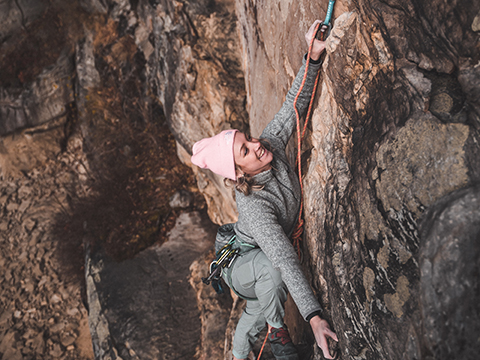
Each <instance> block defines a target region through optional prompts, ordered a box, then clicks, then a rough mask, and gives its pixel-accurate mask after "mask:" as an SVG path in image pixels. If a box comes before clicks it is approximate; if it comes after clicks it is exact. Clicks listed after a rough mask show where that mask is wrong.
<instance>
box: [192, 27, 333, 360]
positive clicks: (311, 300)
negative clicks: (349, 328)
mask: <svg viewBox="0 0 480 360" xmlns="http://www.w3.org/2000/svg"><path fill="white" fill-rule="evenodd" d="M319 22H320V21H318V20H317V21H315V22H314V23H313V25H312V26H311V27H310V29H309V31H308V32H307V34H306V35H305V39H306V40H307V44H310V41H311V40H312V37H314V36H315V34H314V33H315V29H316V26H317V24H318V23H319ZM324 50H325V42H323V41H319V40H317V39H314V40H313V45H312V48H311V51H310V64H309V67H308V73H307V76H306V80H305V83H304V86H303V89H302V91H301V93H300V94H299V96H298V100H297V109H298V111H299V112H300V113H302V112H305V110H306V108H307V106H308V103H309V100H310V96H311V94H312V91H313V87H314V83H315V78H316V75H317V72H318V70H319V68H320V66H321V58H320V56H321V54H322V53H323V51H324ZM305 62H306V56H305V58H304V65H303V66H302V67H301V68H300V70H299V72H298V75H297V76H296V78H295V80H294V82H293V84H292V87H291V89H290V90H289V92H288V94H287V96H286V100H285V102H284V103H283V105H282V108H281V109H280V111H279V112H278V113H277V114H276V115H275V117H274V118H273V120H272V121H271V122H270V123H269V124H268V125H267V127H266V128H265V130H264V131H263V132H262V134H261V136H260V139H254V138H251V137H250V136H249V135H246V134H243V133H241V132H239V131H237V130H225V131H222V132H221V133H220V134H218V135H216V136H213V137H211V138H206V139H203V140H201V141H199V142H197V143H195V144H194V146H193V149H192V150H193V151H192V152H193V156H192V163H193V164H195V165H197V166H199V167H201V168H207V169H210V170H211V171H213V172H214V173H216V174H218V175H221V176H224V177H225V178H226V179H228V180H227V181H229V182H231V183H233V184H234V186H235V195H236V203H237V210H238V214H239V216H238V221H237V223H235V224H234V225H233V226H232V230H233V231H234V233H235V235H236V237H235V243H234V245H233V246H234V247H235V248H238V249H239V253H238V254H237V255H238V256H236V259H235V260H234V262H233V263H232V264H231V266H229V267H228V268H225V269H224V271H223V273H222V276H223V278H224V279H225V281H226V283H227V284H228V285H229V286H230V287H231V288H232V290H233V291H234V292H235V293H237V294H238V295H239V296H240V297H242V298H244V299H247V305H246V308H245V310H244V312H243V314H242V316H241V318H240V320H239V322H238V325H237V327H236V331H235V336H234V340H233V356H234V359H237V360H239V359H245V358H246V357H247V356H248V353H249V352H250V350H251V349H252V347H253V344H254V343H255V341H256V339H257V337H258V334H259V333H260V331H261V330H262V329H263V328H264V327H265V323H267V324H268V329H269V333H268V338H269V340H270V343H271V349H272V353H273V354H274V355H275V358H276V359H282V360H296V359H298V355H297V352H296V349H295V347H294V346H293V344H292V342H291V339H290V336H289V333H288V330H287V329H286V327H285V325H284V322H283V317H284V312H285V309H284V303H285V301H286V299H287V291H288V292H290V294H291V296H292V298H293V300H294V301H295V304H296V305H297V307H298V309H299V311H300V313H301V315H302V316H303V318H304V319H305V320H306V321H308V322H309V323H310V326H311V327H312V330H313V333H314V335H315V339H316V342H317V344H318V346H319V347H320V348H321V349H322V351H323V355H324V356H325V358H327V359H332V357H331V355H330V353H329V349H328V343H327V336H328V337H330V338H332V339H334V340H335V341H338V339H337V336H336V334H335V333H334V332H332V331H331V330H330V328H329V325H328V322H327V321H326V320H324V319H322V318H321V313H322V308H321V307H320V304H319V303H318V300H317V298H316V297H315V295H314V294H313V291H312V289H311V288H310V286H309V284H308V282H307V280H306V278H305V276H304V274H303V272H302V270H301V267H300V263H299V261H298V257H297V254H296V252H295V250H294V248H293V246H292V244H291V242H290V240H289V236H290V235H291V234H292V232H293V230H294V227H295V224H296V222H297V218H298V214H299V211H300V202H301V190H300V183H299V179H298V177H297V176H296V174H295V171H294V170H293V169H292V167H291V166H290V165H289V163H288V161H287V156H286V154H285V147H286V145H287V142H288V140H289V138H290V136H291V135H292V133H293V130H294V127H295V119H296V115H295V110H294V98H295V97H296V95H297V93H298V91H299V89H300V86H301V83H302V79H303V76H304V72H305Z"/></svg>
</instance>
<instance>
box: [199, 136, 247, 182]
mask: <svg viewBox="0 0 480 360" xmlns="http://www.w3.org/2000/svg"><path fill="white" fill-rule="evenodd" d="M237 131H238V130H224V131H222V132H221V133H220V134H218V135H215V136H212V137H209V138H205V139H203V140H200V141H198V142H196V143H195V144H193V148H192V153H193V155H192V163H194V164H195V165H197V166H199V167H201V168H202V169H210V170H211V171H213V172H214V173H215V174H218V175H221V176H223V177H226V178H229V179H232V180H237V175H236V171H235V161H234V157H233V140H234V139H235V133H236V132H237Z"/></svg>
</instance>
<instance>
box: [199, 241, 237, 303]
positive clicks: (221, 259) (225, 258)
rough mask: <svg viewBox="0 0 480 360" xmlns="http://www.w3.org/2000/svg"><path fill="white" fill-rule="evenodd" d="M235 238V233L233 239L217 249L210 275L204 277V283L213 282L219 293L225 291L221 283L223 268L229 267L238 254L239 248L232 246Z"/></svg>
mask: <svg viewBox="0 0 480 360" xmlns="http://www.w3.org/2000/svg"><path fill="white" fill-rule="evenodd" d="M235 239H236V235H233V236H232V237H231V239H230V240H229V241H228V242H227V243H226V244H225V245H224V246H223V247H222V248H221V249H220V250H219V251H217V253H216V258H215V260H213V261H212V262H211V263H210V275H209V276H208V277H207V278H202V281H203V283H204V284H207V285H210V282H211V283H212V286H213V288H214V289H215V291H216V292H217V294H223V292H224V291H223V288H222V285H221V284H220V278H221V276H222V270H223V269H224V268H229V267H230V266H231V265H232V264H233V262H234V261H235V259H236V258H237V256H238V252H239V249H238V248H236V249H233V248H232V246H233V244H234V243H235Z"/></svg>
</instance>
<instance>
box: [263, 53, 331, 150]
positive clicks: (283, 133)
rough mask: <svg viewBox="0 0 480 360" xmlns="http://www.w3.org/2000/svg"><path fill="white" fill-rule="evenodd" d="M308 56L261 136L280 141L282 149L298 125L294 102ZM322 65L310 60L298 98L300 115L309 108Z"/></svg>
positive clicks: (319, 62)
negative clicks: (278, 109)
mask: <svg viewBox="0 0 480 360" xmlns="http://www.w3.org/2000/svg"><path fill="white" fill-rule="evenodd" d="M306 56H307V55H305V56H304V58H303V65H302V67H301V68H300V70H299V71H298V73H297V76H296V77H295V80H294V81H293V84H292V86H291V87H290V90H289V91H288V93H287V96H286V97H285V101H284V102H283V105H282V107H281V108H280V111H279V112H278V113H277V114H276V115H275V117H274V118H273V120H272V121H270V123H269V124H268V125H267V126H266V127H265V129H264V130H263V132H262V135H261V136H260V137H261V138H266V139H269V140H273V141H275V142H276V141H280V142H281V146H282V149H284V148H285V147H286V146H287V143H288V140H289V139H290V136H291V135H292V133H293V130H294V129H295V126H296V116H295V109H294V107H293V102H294V100H295V97H296V96H297V93H298V90H299V89H300V86H301V85H302V81H303V77H304V74H305V65H306ZM321 65H322V61H313V60H311V61H310V64H309V67H308V74H307V78H306V80H305V84H304V86H303V89H302V92H301V94H300V96H299V97H298V100H297V109H298V112H299V114H300V116H302V115H303V114H304V113H305V111H306V110H307V109H308V104H309V102H310V97H311V95H312V91H313V88H314V85H315V78H316V76H317V73H318V70H319V69H320V67H321Z"/></svg>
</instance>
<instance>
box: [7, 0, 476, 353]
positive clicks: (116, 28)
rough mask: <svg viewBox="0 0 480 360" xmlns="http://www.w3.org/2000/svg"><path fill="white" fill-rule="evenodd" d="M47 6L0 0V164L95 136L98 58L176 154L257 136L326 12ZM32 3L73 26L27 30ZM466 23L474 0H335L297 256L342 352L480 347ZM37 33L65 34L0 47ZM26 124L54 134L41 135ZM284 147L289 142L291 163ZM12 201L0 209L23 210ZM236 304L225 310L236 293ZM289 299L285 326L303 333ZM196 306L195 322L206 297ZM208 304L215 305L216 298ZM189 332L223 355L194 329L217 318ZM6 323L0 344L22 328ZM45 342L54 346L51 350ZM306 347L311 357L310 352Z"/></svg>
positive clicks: (212, 197)
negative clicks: (230, 134)
mask: <svg viewBox="0 0 480 360" xmlns="http://www.w3.org/2000/svg"><path fill="white" fill-rule="evenodd" d="M52 4H53V5H52ZM54 5H58V4H56V3H55V2H30V1H4V2H2V3H1V4H0V10H1V11H0V14H1V15H0V16H1V17H2V29H1V32H0V41H1V46H2V52H1V53H2V55H1V56H0V61H1V65H2V66H1V67H0V68H1V69H2V71H1V73H0V78H1V80H2V82H1V85H0V86H1V89H0V134H2V136H3V138H2V143H1V144H2V145H1V147H0V153H1V154H2V156H1V157H0V161H1V166H2V168H1V171H2V174H4V175H5V174H16V176H22V174H25V173H28V172H29V171H30V170H31V169H32V168H33V167H34V164H38V163H41V162H44V161H45V159H46V158H48V157H51V156H52V154H56V153H58V152H59V151H61V150H62V149H65V147H66V144H65V143H62V142H61V141H55V139H59V138H62V137H65V136H69V135H70V134H71V133H72V132H73V133H74V134H76V135H81V136H79V137H77V141H82V142H83V143H82V145H83V146H85V147H86V148H87V147H88V146H91V144H92V142H91V138H93V137H94V136H95V134H96V132H97V131H99V130H98V128H97V127H95V126H94V124H98V123H99V122H98V119H103V118H104V117H105V118H107V116H105V111H104V110H105V107H101V106H98V104H97V107H94V106H93V107H92V105H95V104H94V100H92V96H91V95H92V94H95V93H106V92H108V91H109V89H111V88H112V86H113V85H112V83H114V81H111V80H108V81H107V80H106V79H104V78H103V76H104V75H105V73H107V72H108V71H109V74H110V75H112V74H113V75H112V76H113V77H114V78H115V81H116V83H117V84H120V86H119V88H120V90H121V92H122V93H123V94H124V96H125V97H130V98H135V99H138V101H137V102H135V106H137V107H138V108H139V109H140V110H139V111H137V112H135V111H133V110H132V109H129V108H128V107H123V109H122V112H123V113H124V114H127V116H128V117H133V118H135V117H138V118H139V119H140V118H142V117H155V115H152V113H153V114H154V112H153V110H152V109H155V106H157V107H158V105H161V108H162V110H163V112H164V114H165V117H166V120H167V122H168V124H169V126H170V129H171V130H172V133H173V134H174V135H175V138H176V140H177V145H178V147H177V149H178V155H179V157H180V158H181V159H182V160H183V161H184V162H185V163H186V164H189V152H190V149H191V146H192V144H193V143H194V142H195V141H197V140H199V139H201V138H203V137H205V136H211V135H214V134H216V133H218V132H219V131H221V130H223V129H226V128H231V127H233V128H238V129H240V130H242V131H249V132H250V133H251V134H252V135H253V136H258V135H259V134H260V133H261V131H262V129H263V128H264V126H265V125H266V124H267V123H268V122H269V121H270V120H271V119H272V118H273V116H274V115H275V113H276V111H278V109H279V108H280V106H281V103H282V101H283V98H284V96H285V93H286V91H287V90H288V88H289V86H290V84H291V82H292V80H293V77H294V76H295V73H296V71H297V69H298V68H299V67H300V64H301V57H302V55H303V54H304V52H305V51H306V45H305V41H304V33H305V32H306V31H307V29H308V26H309V25H310V24H311V23H312V22H313V21H314V20H315V19H316V18H320V19H321V18H323V17H324V14H325V11H326V7H327V2H326V1H325V2H308V1H303V0H300V1H289V0H280V1H275V2H268V1H255V2H252V1H246V0H235V1H234V0H218V1H207V0H205V1H203V0H202V1H169V0H158V1H146V0H138V1H130V2H128V1H123V0H86V1H79V2H78V4H76V5H75V6H76V7H74V10H75V11H67V10H68V9H66V10H65V8H63V7H61V6H60V7H58V8H56V7H55V6H54ZM77 5H78V6H77ZM54 10H55V11H54ZM46 12H47V13H48V14H49V16H50V19H52V21H49V22H48V23H49V24H52V26H53V25H55V26H57V25H58V24H60V23H69V24H70V23H71V24H72V25H71V28H69V29H70V30H69V31H67V32H65V33H61V32H59V31H55V29H57V28H56V27H55V26H53V27H52V26H51V27H41V29H43V31H35V32H33V31H30V32H28V31H25V29H29V28H30V27H35V29H38V28H39V26H41V25H42V24H43V25H44V24H45V23H46V21H41V19H44V18H42V16H45V15H44V14H46ZM71 13H74V14H79V15H78V16H77V18H78V19H77V22H75V21H73V20H72V18H71V17H69V16H67V15H68V14H71ZM65 14H67V15H65ZM39 19H40V20H39ZM58 19H62V20H63V21H60V22H59V21H57V20H58ZM99 19H100V20H101V21H100V20H99ZM53 20H55V21H53ZM65 20H72V21H65ZM479 24H480V4H479V2H478V1H474V0H465V1H462V2H460V1H446V0H432V1H428V2H427V1H420V2H418V1H410V0H407V1H395V0H387V1H378V0H366V1H363V2H358V1H340V0H339V1H337V3H336V5H335V9H334V14H333V25H334V26H333V29H332V32H331V34H330V37H329V38H328V40H327V51H326V55H325V57H324V65H323V68H322V70H321V77H320V84H319V88H318V94H317V99H316V102H315V104H314V112H313V117H312V120H311V124H310V127H309V131H308V133H307V138H306V141H305V144H304V150H305V153H304V158H305V163H304V166H305V172H304V174H305V176H304V186H305V196H304V201H305V220H306V225H305V241H304V253H305V254H306V257H305V264H304V265H305V270H306V272H307V274H308V276H309V278H311V282H312V286H313V288H314V289H315V291H317V294H318V297H319V299H320V300H321V302H322V304H323V305H324V306H325V308H326V316H327V317H328V319H329V321H330V323H331V324H332V326H333V328H334V329H335V331H336V332H337V334H338V336H339V340H340V341H339V345H338V347H339V350H340V357H341V358H343V359H384V358H386V359H428V358H431V359H444V358H445V359H446V358H452V357H459V356H463V357H465V358H471V357H473V354H477V353H478V350H479V347H480V345H479V343H478V341H477V340H478V339H477V340H476V338H478V328H477V327H478V325H476V324H477V323H478V319H477V317H478V316H477V314H479V313H480V311H479V310H480V309H479V305H478V303H475V301H474V300H472V301H470V299H474V298H475V297H476V296H475V295H478V265H479V264H478V262H479V260H478V258H479V257H478V245H477V244H476V242H477V243H478V241H476V239H478V222H479V214H478V211H477V209H478V186H477V185H476V183H478V182H479V180H480V156H479V155H480V149H479V145H478V144H479V140H480V139H479V130H480V67H479V65H478V64H479V60H480V48H479V32H480V25H479ZM58 26H59V25H58ZM72 30H73V31H72ZM43 33H46V34H55V33H57V34H60V33H61V34H62V36H55V37H53V36H51V38H52V41H54V42H55V44H56V46H58V47H59V49H60V50H58V49H57V50H55V51H49V52H42V56H39V55H38V53H37V52H35V51H34V50H35V49H36V47H33V48H28V51H26V52H25V53H22V54H26V55H28V56H23V57H20V58H19V59H31V58H35V56H37V55H38V57H37V60H38V61H36V62H35V63H34V64H35V66H28V65H29V64H28V63H26V62H21V61H19V62H13V61H10V60H9V59H15V57H14V56H13V55H15V54H17V53H16V52H15V51H16V50H15V46H14V45H15V44H26V42H25V41H27V40H25V39H27V38H28V36H27V35H25V34H43ZM64 35H65V36H64ZM35 39H37V40H38V41H39V42H41V41H44V39H43V40H42V38H40V37H39V38H35ZM43 43H44V42H42V44H43ZM104 44H108V46H104ZM20 48H22V47H20ZM12 54H13V55H12ZM17 55H18V54H17ZM12 64H15V66H13V65H12ZM7 65H8V66H7ZM3 69H7V70H8V71H5V70H3ZM115 101H118V99H112V102H115ZM154 105H155V106H154ZM139 114H140V115H139ZM148 114H150V115H148ZM122 116H123V115H122ZM118 118H121V115H119V116H118ZM92 119H96V122H94V121H92ZM109 119H112V118H111V117H110V118H109ZM112 121H115V120H114V119H113V120H112ZM139 121H140V120H139ZM31 126H37V127H36V128H35V129H36V130H35V131H34V132H32V131H33V130H32V129H30V127H31ZM39 126H40V127H39ZM22 129H23V130H22ZM8 134H14V135H15V136H13V137H7V135H8ZM38 134H44V135H42V136H46V137H48V136H51V139H52V140H51V141H47V142H45V141H44V142H42V143H41V144H40V143H37V142H35V141H33V140H35V139H36V138H38V137H36V136H34V135H38ZM8 136H9V135H8ZM22 137H23V138H24V139H25V141H24V142H18V141H19V138H22ZM32 139H33V140H32ZM25 144H28V145H25ZM294 148H295V145H294V144H293V142H292V144H291V145H290V147H289V154H290V156H291V157H292V159H293V157H294V154H295V149H294ZM14 149H15V150H14ZM125 149H126V148H125ZM17 150H21V151H17ZM127 150H128V149H127ZM127 150H125V151H126V152H128V151H127ZM85 161H87V160H85ZM87 162H88V161H87ZM85 169H88V164H86V168H85ZM193 170H194V172H195V173H196V176H197V183H198V187H199V188H200V190H201V191H202V192H203V194H204V196H205V199H206V201H207V204H208V212H209V216H210V218H211V219H212V220H213V221H214V222H215V223H217V224H223V223H226V222H231V221H235V219H236V213H235V205H234V199H233V194H232V190H231V189H229V188H226V187H225V186H224V184H223V181H222V179H220V178H218V177H216V176H215V175H213V174H211V173H210V172H208V171H203V170H199V169H198V168H196V167H193ZM83 171H86V170H83ZM6 176H7V175H5V176H4V178H2V179H6V178H7V177H6ZM82 176H85V174H84V173H83V174H82ZM2 181H4V180H2ZM73 181H75V180H72V182H73ZM2 196H3V195H2ZM8 196H10V195H8ZM8 196H7V197H8ZM8 199H10V197H8ZM14 203H15V204H16V205H15V204H14ZM8 204H9V205H8V206H9V208H8V209H7V208H6V207H4V210H3V211H4V212H5V211H8V212H11V211H14V210H15V206H22V205H21V203H18V202H17V201H16V200H15V201H13V200H12V201H10V200H8ZM2 206H7V205H2ZM24 206H27V205H26V204H25V205H24ZM2 224H3V225H2ZM5 224H7V225H5ZM11 224H13V223H11V222H8V223H5V222H1V223H0V226H2V227H3V228H5V227H6V229H10V228H9V226H10V227H11V226H12V225H11ZM26 226H30V227H31V226H32V225H31V224H30V225H26ZM192 266H193V268H195V266H199V265H198V263H197V265H192ZM118 271H123V270H121V269H119V270H118ZM111 276H112V278H113V277H115V276H117V275H115V274H113V273H112V274H111ZM190 281H191V283H192V286H194V287H195V290H196V291H197V296H199V297H200V296H202V295H201V294H205V296H206V297H207V298H208V297H211V294H208V293H206V291H205V289H203V288H202V286H201V284H200V282H199V279H198V276H197V277H195V276H192V279H191V280H190ZM460 299H462V300H460ZM214 302H215V301H213V302H212V303H211V304H213V303H214ZM223 305H225V304H223ZM229 306H230V305H229ZM233 306H234V308H235V309H234V311H233V312H232V317H235V316H237V315H238V308H239V306H240V307H241V304H240V305H239V304H238V303H237V302H235V303H234V305H233ZM289 307H290V309H289V315H288V318H289V322H290V323H291V324H294V325H292V326H291V330H292V333H293V335H294V339H296V341H305V339H311V338H310V337H309V334H308V330H306V329H305V327H304V324H303V323H302V321H299V320H298V315H297V314H296V313H295V312H294V311H293V310H294V309H293V306H292V305H289ZM199 308H200V314H204V315H205V316H204V319H208V314H209V313H208V312H209V311H210V310H206V308H205V307H203V308H202V306H199ZM211 309H212V310H211V311H212V312H214V313H217V314H222V315H221V316H222V317H223V316H226V311H225V309H224V308H222V304H220V303H217V304H216V305H212V308H211ZM12 311H13V309H12ZM1 316H2V319H3V315H1ZM120 318H122V316H120V315H118V319H120ZM9 319H10V318H9ZM222 319H223V320H222V324H225V323H226V320H225V318H222ZM1 321H3V320H1ZM92 321H93V320H92ZM119 321H120V320H119ZM222 326H223V325H222ZM227 327H228V329H229V334H231V330H232V329H231V323H230V325H228V326H227ZM202 328H203V331H204V332H203V335H202V336H200V338H199V339H198V341H199V343H202V344H204V347H203V348H202V349H201V350H199V352H197V355H196V356H198V357H202V356H203V357H206V358H207V357H210V358H222V355H221V354H220V353H219V352H218V351H217V352H215V351H213V350H211V349H210V350H209V349H208V347H215V346H216V345H215V344H214V343H212V342H209V341H207V337H208V336H207V334H208V333H210V332H212V333H215V334H216V333H218V332H221V330H219V328H214V327H212V325H211V324H210V325H208V324H207V322H204V323H203V325H202ZM222 329H223V327H222ZM473 334H476V335H473ZM2 336H3V338H2V339H3V340H2V341H1V344H6V343H7V342H9V341H10V339H11V338H15V339H17V337H18V334H17V333H15V334H12V333H10V332H8V333H4V335H2ZM122 336H123V335H122ZM227 336H230V335H227ZM127 340H129V339H127V336H124V337H122V341H124V342H125V341H127ZM39 343H40V344H41V342H39ZM54 345H55V344H54V343H51V344H49V345H48V346H50V348H51V351H53V352H60V351H64V347H62V346H63V345H61V344H60V345H58V346H57V347H55V346H54ZM2 346H3V345H2ZM2 346H0V352H4V351H7V350H8V349H6V348H4V347H2ZM50 348H49V349H50ZM2 349H3V350H2ZM16 349H17V348H14V350H11V349H10V350H8V351H16ZM126 349H127V350H128V348H126ZM17 350H18V349H17ZM127 350H125V349H123V350H121V351H127ZM119 351H120V350H119ZM145 351H147V350H145ZM228 351H229V348H228V346H227V347H226V348H225V352H226V355H225V356H224V357H226V358H228ZM127 352H128V351H127ZM147 352H148V351H147ZM146 354H147V353H146ZM4 356H5V355H4ZM131 356H133V355H131ZM145 356H146V357H148V356H154V355H151V354H150V355H145ZM313 357H314V358H315V359H319V358H321V357H320V355H319V354H318V351H315V355H314V356H313Z"/></svg>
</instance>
